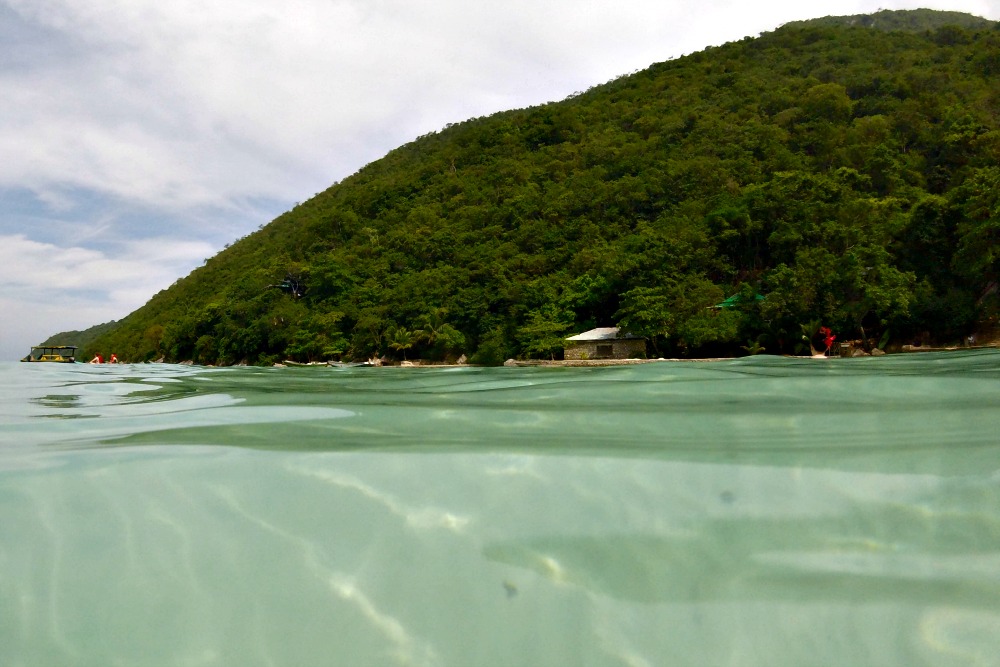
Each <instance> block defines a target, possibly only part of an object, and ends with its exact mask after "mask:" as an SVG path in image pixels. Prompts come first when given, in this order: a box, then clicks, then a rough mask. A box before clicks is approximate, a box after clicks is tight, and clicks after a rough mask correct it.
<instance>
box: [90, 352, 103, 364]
mask: <svg viewBox="0 0 1000 667" xmlns="http://www.w3.org/2000/svg"><path fill="white" fill-rule="evenodd" d="M90 363H92V364H103V363H104V357H102V356H101V355H99V354H95V355H94V358H93V359H91V360H90Z"/></svg>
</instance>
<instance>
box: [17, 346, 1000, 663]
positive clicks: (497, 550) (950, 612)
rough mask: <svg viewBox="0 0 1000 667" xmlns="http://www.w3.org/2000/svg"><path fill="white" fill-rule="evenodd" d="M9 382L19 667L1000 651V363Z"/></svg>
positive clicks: (127, 376)
mask: <svg viewBox="0 0 1000 667" xmlns="http://www.w3.org/2000/svg"><path fill="white" fill-rule="evenodd" d="M0 373H2V374H3V379H4V382H3V383H2V385H0V386H2V387H4V388H3V389H0V392H2V393H0V422H2V424H3V429H2V431H0V526H2V529H0V664H4V665H7V664H11V665H19V664H25V665H28V664H58V665H110V664H143V665H161V664H162V665H178V664H179V665H189V664H190V665H230V664H232V665H247V664H296V665H327V664H344V665H457V666H464V665H556V666H559V665H574V666H575V665H663V664H672V665H721V664H727V665H729V664H736V665H761V664H767V665H834V664H837V665H840V664H870V665H876V664H877V665H889V664H892V665H897V664H898V665H970V664H973V665H974V664H982V665H990V664H996V662H995V661H996V655H998V653H1000V652H998V650H997V649H998V640H997V639H996V638H997V637H998V636H1000V443H998V441H997V433H1000V429H998V426H1000V417H998V415H1000V412H998V410H997V408H998V407H1000V405H998V403H1000V392H998V391H997V381H998V380H1000V354H998V353H993V352H979V353H956V354H943V355H914V356H905V357H904V356H897V357H884V358H880V359H859V360H853V359H852V360H829V361H822V362H817V361H813V360H794V359H776V358H755V359H746V360H736V361H732V362H719V363H705V364H695V363H660V364H648V365H642V366H632V367H618V368H600V369H564V368H561V369H538V368H533V369H509V368H503V369H471V368H463V369H388V368H385V369H367V368H366V369H332V368H301V369H298V368H295V369H291V368H290V369H255V368H245V369H204V368H189V367H177V366H164V365H148V366H122V367H119V368H108V367H103V368H101V367H93V366H88V365H78V366H73V367H69V368H66V367H60V368H53V367H51V366H45V365H42V364H30V365H29V364H20V365H18V364H6V365H0ZM84 417H85V419H84Z"/></svg>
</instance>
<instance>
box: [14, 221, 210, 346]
mask: <svg viewBox="0 0 1000 667" xmlns="http://www.w3.org/2000/svg"><path fill="white" fill-rule="evenodd" d="M212 254H214V250H213V248H212V246H211V245H210V244H208V243H205V242H201V241H189V242H185V241H182V242H178V241H176V240H172V239H153V238H151V239H143V240H138V241H128V242H125V243H122V244H121V246H120V248H119V249H118V250H117V252H115V254H114V256H111V255H109V254H108V253H104V252H99V251H96V250H92V249H88V248H82V247H60V246H58V245H54V244H51V243H40V242H38V241H32V240H30V239H28V238H26V237H25V236H24V235H21V234H17V235H13V236H6V235H0V312H2V313H3V321H4V325H3V330H2V333H0V359H14V358H18V357H20V356H23V355H24V354H26V353H27V346H29V345H32V344H35V343H38V342H40V341H42V340H44V339H45V338H48V337H49V336H51V335H52V334H54V333H57V332H59V331H66V330H72V329H86V328H88V327H90V326H93V325H95V324H100V323H102V322H107V321H110V320H113V319H120V318H122V317H124V316H125V315H127V314H128V313H130V312H131V311H133V310H135V309H136V308H138V307H139V306H141V305H142V304H143V303H145V302H146V301H147V300H148V299H149V297H150V296H152V295H153V294H155V293H156V292H158V291H159V290H161V289H164V288H166V287H169V286H170V284H171V283H173V282H174V281H175V280H176V279H177V277H179V276H181V275H184V274H186V273H188V272H190V271H191V270H193V269H194V268H195V267H197V266H198V265H199V264H201V263H202V260H204V259H205V258H207V257H209V256H211V255H212ZM22 348H23V349H22Z"/></svg>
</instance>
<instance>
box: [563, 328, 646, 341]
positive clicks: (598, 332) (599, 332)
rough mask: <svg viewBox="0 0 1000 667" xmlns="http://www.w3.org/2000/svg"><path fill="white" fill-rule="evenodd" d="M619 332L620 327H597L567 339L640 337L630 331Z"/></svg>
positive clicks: (592, 339)
mask: <svg viewBox="0 0 1000 667" xmlns="http://www.w3.org/2000/svg"><path fill="white" fill-rule="evenodd" d="M618 332H619V329H618V327H598V328H597V329H591V330H590V331H584V332H583V333H581V334H577V335H575V336H570V337H569V338H567V339H566V340H571V341H573V342H576V343H585V342H590V341H595V340H625V339H629V338H639V336H633V335H632V334H630V333H623V334H620V335H619V333H618Z"/></svg>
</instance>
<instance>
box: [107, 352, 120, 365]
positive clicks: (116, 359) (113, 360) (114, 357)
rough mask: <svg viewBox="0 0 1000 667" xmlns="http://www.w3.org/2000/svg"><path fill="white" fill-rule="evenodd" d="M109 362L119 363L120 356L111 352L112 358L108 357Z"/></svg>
mask: <svg viewBox="0 0 1000 667" xmlns="http://www.w3.org/2000/svg"><path fill="white" fill-rule="evenodd" d="M108 363H109V364H117V363H118V357H117V356H115V353H114V352H112V353H111V358H110V359H108Z"/></svg>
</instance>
